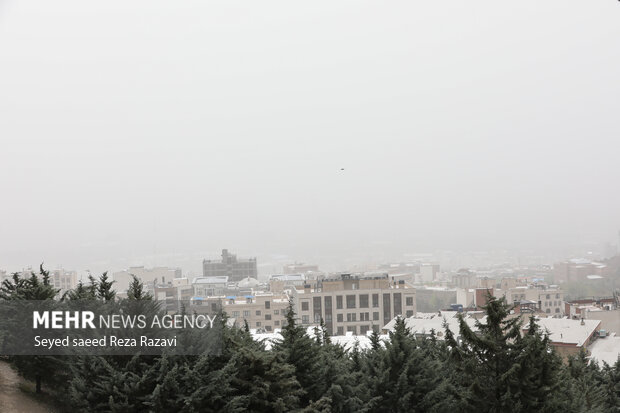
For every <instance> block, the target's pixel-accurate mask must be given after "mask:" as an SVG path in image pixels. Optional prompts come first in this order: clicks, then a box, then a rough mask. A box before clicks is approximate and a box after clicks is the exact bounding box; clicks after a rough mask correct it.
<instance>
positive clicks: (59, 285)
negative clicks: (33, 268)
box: [50, 268, 78, 295]
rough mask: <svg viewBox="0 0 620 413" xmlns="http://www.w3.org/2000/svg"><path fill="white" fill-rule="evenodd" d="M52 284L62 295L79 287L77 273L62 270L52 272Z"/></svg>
mask: <svg viewBox="0 0 620 413" xmlns="http://www.w3.org/2000/svg"><path fill="white" fill-rule="evenodd" d="M50 283H51V284H52V285H53V286H54V288H56V289H59V290H60V293H59V294H60V295H62V294H64V293H65V292H67V291H69V290H72V289H74V288H75V287H77V283H78V276H77V271H67V270H64V269H62V268H60V269H57V270H53V271H50Z"/></svg>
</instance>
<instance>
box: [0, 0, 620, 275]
mask: <svg viewBox="0 0 620 413" xmlns="http://www.w3.org/2000/svg"><path fill="white" fill-rule="evenodd" d="M619 76H620V3H619V2H618V1H614V0H600V1H583V0H561V1H560V0H557V1H551V0H548V1H539V0H536V1H534V0H532V1H520V2H510V3H507V2H498V1H494V0H493V1H491V0H488V1H469V2H465V1H441V2H439V1H433V2H431V1H425V2H422V1H403V2H396V1H391V2H383V1H381V2H380V1H373V2H369V1H311V2H293V1H280V2H272V1H250V2H237V1H229V0H227V1H219V2H218V1H154V0H148V1H127V0H123V1H110V0H107V1H99V2H91V1H82V0H80V1H62V0H58V1H20V2H18V1H6V0H5V1H2V0H0V268H7V269H8V268H20V267H22V266H25V265H31V264H36V263H37V262H40V261H41V260H45V261H46V262H48V263H50V264H51V265H56V264H60V263H62V264H64V265H65V266H66V267H69V268H75V269H81V268H83V267H84V266H86V265H91V263H97V262H98V263H104V265H105V263H106V262H108V261H114V260H118V259H120V258H127V259H130V260H131V259H134V261H136V260H138V261H139V258H135V257H141V256H144V255H148V254H153V253H154V254H156V255H157V254H161V255H162V256H165V255H166V254H168V255H170V254H172V255H174V254H184V253H187V254H194V255H193V257H194V258H195V260H196V265H197V266H199V265H200V263H199V258H200V257H201V255H205V254H214V253H215V254H217V251H218V250H219V249H221V248H229V249H230V250H232V251H234V252H238V253H239V254H240V255H257V254H259V255H261V254H282V255H288V257H290V258H291V259H298V260H306V261H307V260H308V259H313V258H315V257H318V256H337V255H338V254H341V253H343V254H344V253H349V252H351V251H374V250H377V251H399V252H404V251H426V250H432V249H436V248H446V249H453V248H455V249H489V248H504V247H518V248H521V247H535V248H538V247H541V248H546V247H550V246H563V245H570V244H575V243H581V242H604V241H611V242H616V240H617V230H618V228H620V125H619V124H618V120H619V119H620V77H619ZM341 168H344V171H341ZM132 257H133V258H132ZM194 258H192V259H194ZM134 263H136V262H134ZM159 263H160V264H166V263H167V262H166V259H162V262H159ZM94 265H95V266H96V264H94ZM111 269H113V270H114V269H118V268H111Z"/></svg>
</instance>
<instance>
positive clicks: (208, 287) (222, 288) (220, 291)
mask: <svg viewBox="0 0 620 413" xmlns="http://www.w3.org/2000/svg"><path fill="white" fill-rule="evenodd" d="M227 286H228V277H227V276H225V275H220V276H216V277H196V278H194V280H193V281H192V287H193V289H194V294H193V295H194V297H211V296H219V295H224V294H225V293H226V290H227Z"/></svg>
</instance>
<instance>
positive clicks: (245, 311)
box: [190, 293, 289, 332]
mask: <svg viewBox="0 0 620 413" xmlns="http://www.w3.org/2000/svg"><path fill="white" fill-rule="evenodd" d="M288 305H289V298H288V296H287V295H286V294H272V293H256V294H253V295H244V296H219V297H193V298H192V299H191V300H190V311H196V312H197V313H201V312H202V313H204V312H216V311H219V309H221V310H223V311H224V312H225V313H226V315H227V316H228V317H230V319H231V320H232V322H233V324H236V325H237V326H239V327H243V325H244V322H247V323H248V327H250V328H252V329H257V330H259V331H265V332H273V331H274V330H275V329H278V328H282V326H283V325H284V324H285V320H286V309H287V308H288Z"/></svg>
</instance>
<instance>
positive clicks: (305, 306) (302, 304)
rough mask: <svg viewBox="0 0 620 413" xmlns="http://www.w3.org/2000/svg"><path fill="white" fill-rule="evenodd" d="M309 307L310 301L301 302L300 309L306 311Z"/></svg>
mask: <svg viewBox="0 0 620 413" xmlns="http://www.w3.org/2000/svg"><path fill="white" fill-rule="evenodd" d="M309 309H310V303H308V302H307V301H302V302H301V311H308V310H309Z"/></svg>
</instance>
